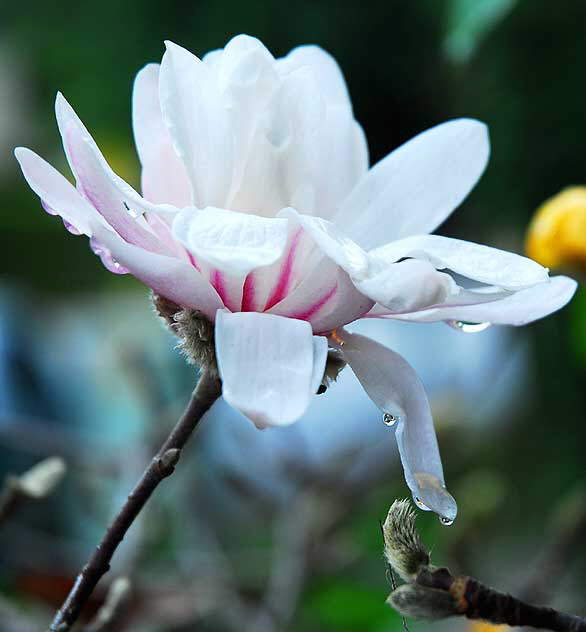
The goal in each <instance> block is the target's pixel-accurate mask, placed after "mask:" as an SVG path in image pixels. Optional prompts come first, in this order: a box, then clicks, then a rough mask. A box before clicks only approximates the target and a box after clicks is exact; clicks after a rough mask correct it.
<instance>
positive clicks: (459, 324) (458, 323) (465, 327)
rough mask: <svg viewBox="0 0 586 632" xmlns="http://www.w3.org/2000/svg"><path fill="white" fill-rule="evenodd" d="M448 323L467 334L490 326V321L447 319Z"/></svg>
mask: <svg viewBox="0 0 586 632" xmlns="http://www.w3.org/2000/svg"><path fill="white" fill-rule="evenodd" d="M446 322H447V324H448V325H449V326H450V327H453V328H454V329H458V330H459V331H462V332H464V333H465V334H477V333H479V332H481V331H484V330H485V329H488V328H489V327H490V323H468V322H466V321H464V320H447V321H446Z"/></svg>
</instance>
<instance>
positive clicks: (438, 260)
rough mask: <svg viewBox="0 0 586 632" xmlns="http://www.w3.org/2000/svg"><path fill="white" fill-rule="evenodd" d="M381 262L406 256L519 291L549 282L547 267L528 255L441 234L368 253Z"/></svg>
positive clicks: (411, 238) (408, 239)
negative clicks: (524, 255) (523, 255)
mask: <svg viewBox="0 0 586 632" xmlns="http://www.w3.org/2000/svg"><path fill="white" fill-rule="evenodd" d="M368 254H369V255H370V256H371V257H372V259H373V260H375V261H377V262H379V263H380V264H381V265H382V264H388V263H392V262H394V261H398V260H399V259H402V258H404V257H413V258H415V259H422V260H425V261H429V262H430V263H431V264H432V265H433V266H434V267H436V268H438V269H445V268H447V269H449V270H451V271H452V272H456V273H457V274H461V275H463V276H465V277H468V278H469V279H474V280H475V281H479V282H480V283H487V284H489V285H495V286H497V287H499V288H503V289H505V290H519V289H522V288H526V287H531V286H532V285H535V284H536V283H542V282H543V281H547V278H548V272H547V269H546V268H544V267H542V266H540V265H539V264H538V263H536V262H535V261H533V260H532V259H528V258H527V257H522V256H520V255H517V254H514V253H512V252H506V251H504V250H498V249H496V248H490V247H488V246H482V245H480V244H475V243H472V242H469V241H463V240H460V239H451V238H449V237H442V236H441V235H416V236H412V237H407V238H405V239H401V240H399V241H395V242H392V243H390V244H388V245H386V246H381V247H380V248H376V249H374V250H371V251H370V252H369V253H368Z"/></svg>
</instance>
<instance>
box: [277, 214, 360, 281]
mask: <svg viewBox="0 0 586 632" xmlns="http://www.w3.org/2000/svg"><path fill="white" fill-rule="evenodd" d="M279 216H280V217H289V218H291V219H292V220H294V221H296V222H298V223H299V224H300V225H301V226H302V227H303V230H305V231H306V232H307V233H309V235H310V236H311V238H312V239H313V240H314V241H315V243H316V244H317V245H318V246H319V248H321V250H322V251H323V252H324V253H325V254H326V255H327V256H328V257H330V259H332V260H333V261H335V262H336V263H337V264H338V265H339V266H341V267H342V268H343V269H344V270H345V271H346V272H348V274H350V275H351V276H352V277H357V278H361V277H363V276H364V275H365V274H366V272H367V270H368V258H367V255H366V253H365V252H364V250H362V248H360V246H358V245H357V244H356V243H354V242H353V241H352V240H351V239H348V238H347V237H346V236H345V235H344V234H343V233H342V232H341V231H340V230H338V228H337V227H336V226H335V225H334V224H333V223H332V222H330V221H328V220H325V219H322V218H320V217H313V216H311V215H303V214H301V213H298V212H297V211H296V210H295V209H292V208H287V209H283V210H282V211H281V212H280V213H279Z"/></svg>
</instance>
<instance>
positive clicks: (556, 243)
mask: <svg viewBox="0 0 586 632" xmlns="http://www.w3.org/2000/svg"><path fill="white" fill-rule="evenodd" d="M526 250H527V254H528V255H529V256H530V257H531V258H532V259H535V260H536V261H538V262H539V263H541V264H542V265H544V266H547V267H556V266H559V265H561V264H564V263H575V262H581V263H583V264H586V186H574V187H569V188H567V189H564V190H563V191H561V192H560V193H558V194H557V195H555V196H554V197H552V198H550V199H549V200H547V201H545V202H544V203H543V204H542V205H541V206H540V207H539V208H538V209H537V211H536V213H535V216H534V217H533V220H532V221H531V224H530V225H529V229H528V231H527V243H526Z"/></svg>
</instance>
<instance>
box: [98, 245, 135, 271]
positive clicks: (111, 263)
mask: <svg viewBox="0 0 586 632" xmlns="http://www.w3.org/2000/svg"><path fill="white" fill-rule="evenodd" d="M90 248H91V249H92V251H93V252H94V254H96V255H98V257H100V259H101V260H102V263H103V264H104V267H105V268H106V269H107V270H109V271H110V272H113V273H114V274H128V270H127V269H126V268H125V267H124V266H123V265H121V264H120V263H118V261H116V259H114V257H113V256H112V253H111V252H110V251H109V250H108V249H107V248H105V247H104V246H102V245H101V244H100V243H99V242H97V241H96V240H95V239H90Z"/></svg>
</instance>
